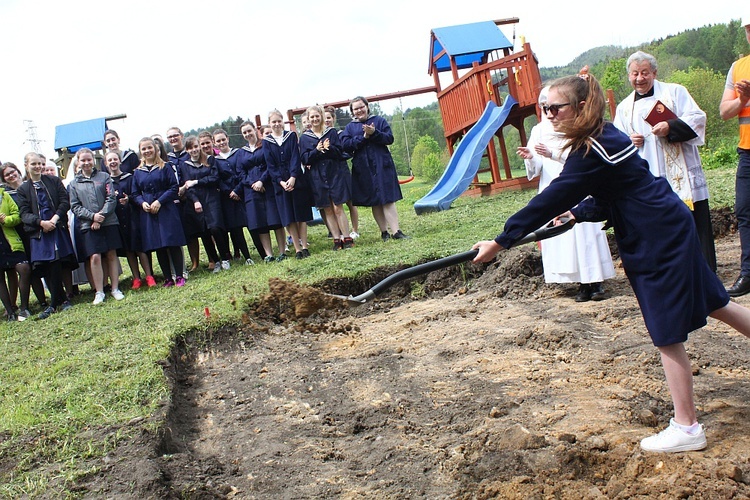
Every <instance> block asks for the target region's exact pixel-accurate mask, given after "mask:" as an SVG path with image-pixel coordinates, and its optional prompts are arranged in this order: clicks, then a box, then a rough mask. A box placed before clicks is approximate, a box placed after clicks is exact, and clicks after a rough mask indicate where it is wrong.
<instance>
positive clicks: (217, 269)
mask: <svg viewBox="0 0 750 500" xmlns="http://www.w3.org/2000/svg"><path fill="white" fill-rule="evenodd" d="M212 272H213V273H214V274H218V273H220V272H221V264H218V263H217V264H214V270H213V271H212Z"/></svg>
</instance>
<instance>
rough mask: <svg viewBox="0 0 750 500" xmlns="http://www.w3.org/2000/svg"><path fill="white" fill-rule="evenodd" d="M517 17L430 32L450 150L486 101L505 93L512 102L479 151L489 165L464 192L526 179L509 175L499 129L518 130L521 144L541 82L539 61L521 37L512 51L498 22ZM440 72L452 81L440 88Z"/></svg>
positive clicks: (483, 190)
mask: <svg viewBox="0 0 750 500" xmlns="http://www.w3.org/2000/svg"><path fill="white" fill-rule="evenodd" d="M517 22H518V18H508V19H500V20H495V21H486V22H480V23H472V24H464V25H459V26H450V27H446V28H435V29H433V30H432V33H431V36H430V54H431V59H430V68H429V74H430V75H432V77H433V79H434V81H435V87H436V88H437V98H438V105H439V107H440V112H441V114H442V117H443V127H444V129H445V138H446V142H447V144H448V151H449V152H450V153H451V155H453V154H454V149H455V146H456V144H457V143H458V142H459V141H461V139H462V138H463V137H464V136H465V135H466V134H467V133H468V131H469V130H470V129H471V128H472V127H474V126H475V125H476V124H478V123H479V122H480V118H481V117H482V115H483V113H484V112H485V109H486V107H487V104H488V103H489V102H492V103H494V104H495V105H497V106H498V107H502V106H503V105H504V104H505V102H504V100H505V98H506V97H508V96H510V97H511V98H512V99H513V100H515V102H516V105H515V106H512V107H511V109H510V110H509V111H508V113H507V116H505V117H504V118H505V119H504V120H503V121H502V122H500V123H493V124H492V126H493V127H494V126H497V128H496V130H495V131H494V134H493V135H492V136H490V137H489V141H488V143H487V145H486V152H485V155H484V156H485V157H486V158H487V159H488V161H489V167H487V168H484V169H478V170H477V172H476V175H475V178H474V182H473V183H472V184H471V187H470V190H469V192H468V194H471V195H486V194H492V193H495V192H497V191H502V190H505V189H510V188H521V187H526V186H527V185H529V184H530V181H528V180H527V179H526V177H525V176H524V177H523V178H516V179H514V178H513V176H512V174H511V170H510V161H509V157H508V151H507V148H506V145H505V138H504V132H503V129H504V128H505V127H506V126H507V125H510V126H512V127H514V128H515V129H516V130H517V131H518V133H519V134H520V138H521V144H526V132H525V129H524V125H523V124H524V120H525V119H526V118H527V117H529V116H532V115H537V116H538V110H537V99H538V97H539V91H540V90H541V87H542V79H541V75H540V73H539V66H538V64H537V60H536V57H535V56H534V53H533V52H532V50H531V46H530V45H529V44H528V43H526V42H525V41H523V43H522V50H520V51H519V52H515V53H512V52H511V51H512V49H513V43H512V42H510V41H508V39H507V38H506V37H505V35H504V34H503V33H502V31H500V29H499V27H498V26H501V25H511V24H515V23H517ZM463 69H468V72H466V73H465V74H463V75H461V76H459V71H460V70H463ZM445 72H450V74H451V76H452V77H453V82H452V83H450V84H449V85H448V86H447V87H445V88H442V86H441V83H440V74H441V73H445ZM496 143H497V147H496ZM498 147H499V149H500V155H501V156H500V158H499V157H498V153H497V148H498ZM500 160H502V169H501V168H500V165H501V161H500ZM483 172H489V173H490V176H491V181H485V182H481V181H480V180H479V178H478V175H479V174H481V173H483ZM534 184H535V183H534Z"/></svg>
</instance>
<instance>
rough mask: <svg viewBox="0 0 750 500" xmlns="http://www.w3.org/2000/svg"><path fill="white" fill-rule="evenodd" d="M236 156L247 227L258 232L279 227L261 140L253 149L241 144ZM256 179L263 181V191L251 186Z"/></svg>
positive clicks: (273, 192)
mask: <svg viewBox="0 0 750 500" xmlns="http://www.w3.org/2000/svg"><path fill="white" fill-rule="evenodd" d="M237 156H238V158H237V170H238V171H239V172H241V174H242V190H243V192H244V193H243V194H244V198H245V214H247V227H248V228H249V229H250V230H258V231H260V232H265V231H270V230H271V229H278V228H280V227H281V219H280V218H279V211H278V209H277V208H276V192H275V190H274V188H273V181H272V180H271V176H270V175H269V173H268V168H266V159H265V156H264V155H263V141H259V142H258V147H257V148H255V149H254V150H252V149H250V146H243V147H242V148H241V149H239V150H237ZM257 181H260V182H262V183H263V188H264V191H263V192H258V191H255V190H254V189H253V188H252V186H253V184H255V183H256V182H257Z"/></svg>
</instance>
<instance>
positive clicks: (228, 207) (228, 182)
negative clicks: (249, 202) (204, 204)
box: [214, 149, 247, 230]
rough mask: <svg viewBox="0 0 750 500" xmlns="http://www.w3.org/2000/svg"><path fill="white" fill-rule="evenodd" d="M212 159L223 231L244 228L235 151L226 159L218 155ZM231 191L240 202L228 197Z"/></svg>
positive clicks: (243, 206)
mask: <svg viewBox="0 0 750 500" xmlns="http://www.w3.org/2000/svg"><path fill="white" fill-rule="evenodd" d="M214 158H215V159H216V167H217V169H218V173H219V192H220V197H221V210H222V214H223V216H224V225H225V229H227V230H232V229H237V228H244V227H245V226H247V216H246V215H245V203H244V201H243V200H242V197H243V193H242V178H241V176H240V175H239V173H238V171H237V159H238V156H237V149H232V150H231V151H230V152H229V155H228V156H227V157H226V158H222V157H221V156H219V155H216V156H215V157H214ZM232 191H234V192H235V194H237V195H238V196H239V197H240V200H233V199H232V198H230V197H229V194H230V193H231V192H232Z"/></svg>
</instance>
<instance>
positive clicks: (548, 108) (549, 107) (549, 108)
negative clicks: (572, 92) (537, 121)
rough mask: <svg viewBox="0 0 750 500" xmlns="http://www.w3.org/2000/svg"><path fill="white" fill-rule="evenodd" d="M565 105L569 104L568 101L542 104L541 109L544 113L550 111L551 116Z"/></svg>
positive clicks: (555, 114)
mask: <svg viewBox="0 0 750 500" xmlns="http://www.w3.org/2000/svg"><path fill="white" fill-rule="evenodd" d="M565 106H570V103H569V102H566V103H563V104H543V105H542V111H544V114H545V115H546V114H547V113H552V116H557V113H558V112H559V111H560V110H561V109H562V108H564V107H565Z"/></svg>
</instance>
